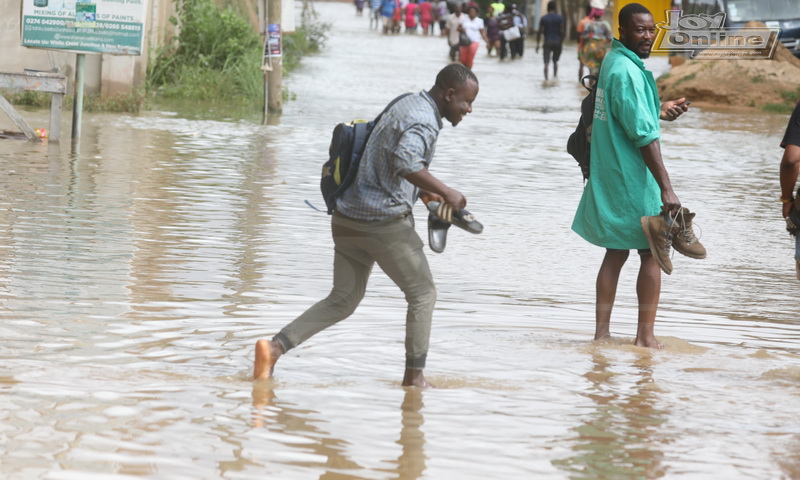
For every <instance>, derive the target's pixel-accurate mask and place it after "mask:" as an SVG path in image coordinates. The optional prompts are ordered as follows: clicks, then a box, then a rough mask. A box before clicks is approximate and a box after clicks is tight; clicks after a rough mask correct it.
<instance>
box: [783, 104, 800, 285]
mask: <svg viewBox="0 0 800 480" xmlns="http://www.w3.org/2000/svg"><path fill="white" fill-rule="evenodd" d="M781 147H783V148H784V151H783V158H782V159H781V174H780V180H781V203H783V218H784V219H786V229H787V230H788V231H789V233H791V234H792V235H793V236H794V237H795V252H794V259H795V274H796V275H797V278H798V280H800V235H798V233H800V211H798V208H797V207H798V205H799V204H800V200H798V197H796V196H795V193H794V187H795V184H796V183H797V176H798V175H800V99H798V103H797V105H795V107H794V112H793V113H792V116H791V117H790V118H789V124H788V125H787V126H786V134H785V135H784V136H783V141H782V142H781Z"/></svg>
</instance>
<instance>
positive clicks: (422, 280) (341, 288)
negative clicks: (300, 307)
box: [274, 212, 436, 369]
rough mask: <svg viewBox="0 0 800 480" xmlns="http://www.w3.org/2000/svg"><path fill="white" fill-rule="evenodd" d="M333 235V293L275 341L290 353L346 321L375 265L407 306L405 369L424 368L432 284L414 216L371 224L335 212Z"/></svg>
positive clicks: (434, 297)
mask: <svg viewBox="0 0 800 480" xmlns="http://www.w3.org/2000/svg"><path fill="white" fill-rule="evenodd" d="M331 232H332V234H333V243H334V252H335V254H334V259H333V289H332V290H331V293H330V294H329V295H328V296H327V298H325V299H323V300H321V301H319V302H317V303H316V304H315V305H314V306H312V307H311V308H309V309H308V310H306V311H305V312H304V313H303V314H302V315H300V316H299V317H297V318H296V319H295V320H294V321H292V322H291V323H289V324H288V325H286V326H285V327H284V328H283V329H282V330H281V331H280V333H278V334H277V335H276V336H275V338H274V340H275V341H277V342H278V343H280V344H281V347H283V350H284V351H289V350H290V349H292V348H294V347H296V346H297V345H300V344H301V343H302V342H304V341H305V340H307V339H309V338H310V337H311V336H313V335H314V334H316V333H318V332H320V331H322V330H324V329H326V328H328V327H330V326H331V325H333V324H335V323H337V322H339V321H340V320H344V319H345V318H347V317H349V316H350V315H351V314H352V313H353V312H354V311H355V309H356V307H357V306H358V304H359V303H360V302H361V299H362V298H364V292H365V291H366V288H367V280H369V275H370V273H371V272H372V266H373V265H374V264H375V263H376V262H377V263H378V266H379V267H381V269H382V270H383V271H384V272H385V273H386V274H387V275H388V276H389V278H391V279H392V281H394V283H395V284H396V285H397V286H398V287H400V290H402V291H403V293H404V294H405V298H406V301H407V302H408V310H407V312H406V338H405V347H406V367H407V368H414V369H422V368H424V367H425V360H426V357H427V354H428V344H429V340H430V335H431V317H432V315H433V307H434V304H435V303H436V286H435V285H434V283H433V277H432V275H431V270H430V267H429V266H428V260H427V258H426V257H425V253H424V252H423V251H422V247H423V243H422V240H421V239H420V238H419V235H417V232H416V231H415V230H414V219H413V217H412V216H411V215H410V214H408V215H404V216H401V217H393V218H390V219H387V220H381V221H374V222H369V221H363V220H355V219H352V218H348V217H345V216H344V215H342V214H339V213H337V212H334V214H333V216H332V217H331Z"/></svg>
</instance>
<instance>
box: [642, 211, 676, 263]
mask: <svg viewBox="0 0 800 480" xmlns="http://www.w3.org/2000/svg"><path fill="white" fill-rule="evenodd" d="M642 230H644V236H645V237H647V242H648V243H649V244H650V252H651V253H652V254H653V257H655V259H656V262H658V266H659V267H661V270H663V271H664V273H666V274H667V275H669V274H671V273H672V260H670V258H669V247H670V245H672V229H671V228H670V227H668V226H667V222H665V221H664V217H663V216H662V215H654V216H652V217H642Z"/></svg>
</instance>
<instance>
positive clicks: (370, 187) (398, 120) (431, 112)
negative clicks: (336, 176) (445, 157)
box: [336, 90, 442, 221]
mask: <svg viewBox="0 0 800 480" xmlns="http://www.w3.org/2000/svg"><path fill="white" fill-rule="evenodd" d="M441 129H442V116H441V115H440V114H439V109H438V108H437V107H436V104H435V103H434V101H433V98H431V96H430V95H429V94H428V92H426V91H424V90H423V91H421V92H419V93H418V94H416V95H408V96H406V97H404V98H403V99H401V100H400V101H398V102H397V103H395V104H394V105H393V106H392V108H390V109H389V110H387V111H386V113H384V114H383V117H381V121H380V122H379V123H378V125H376V126H375V129H374V130H373V131H372V134H371V135H370V137H369V140H368V141H367V145H366V148H365V149H364V157H363V158H362V159H361V165H360V166H359V169H358V174H357V175H356V179H355V181H354V182H353V185H352V186H351V187H350V188H349V189H348V190H347V191H346V192H345V193H344V194H343V195H342V196H341V197H340V198H339V199H338V200H337V202H336V210H337V211H338V212H340V213H341V214H343V215H345V216H347V217H350V218H356V219H359V220H370V221H372V220H384V219H387V218H391V217H394V216H397V215H403V214H406V213H409V212H411V209H412V207H413V206H414V202H416V200H417V197H418V196H419V189H418V188H417V187H415V186H414V185H412V184H411V182H409V181H408V180H406V179H405V176H406V175H409V174H411V173H415V172H418V171H420V170H422V169H423V168H427V167H428V166H429V165H430V163H431V160H432V159H433V154H434V151H435V150H436V139H437V138H438V137H439V131H440V130H441Z"/></svg>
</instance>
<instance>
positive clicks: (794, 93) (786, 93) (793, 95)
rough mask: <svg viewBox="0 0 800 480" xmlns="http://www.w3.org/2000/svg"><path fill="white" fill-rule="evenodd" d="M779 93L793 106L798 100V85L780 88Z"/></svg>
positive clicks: (799, 95)
mask: <svg viewBox="0 0 800 480" xmlns="http://www.w3.org/2000/svg"><path fill="white" fill-rule="evenodd" d="M780 94H781V98H782V99H784V100H785V101H786V102H789V103H791V104H792V106H794V104H795V103H797V102H798V100H800V87H797V88H796V89H794V90H781V92H780Z"/></svg>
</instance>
